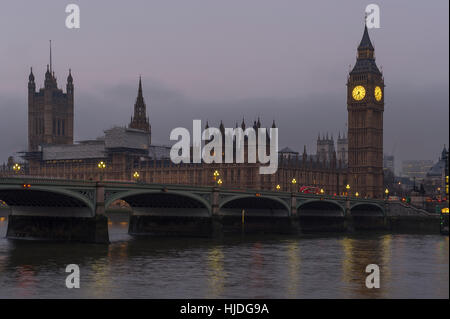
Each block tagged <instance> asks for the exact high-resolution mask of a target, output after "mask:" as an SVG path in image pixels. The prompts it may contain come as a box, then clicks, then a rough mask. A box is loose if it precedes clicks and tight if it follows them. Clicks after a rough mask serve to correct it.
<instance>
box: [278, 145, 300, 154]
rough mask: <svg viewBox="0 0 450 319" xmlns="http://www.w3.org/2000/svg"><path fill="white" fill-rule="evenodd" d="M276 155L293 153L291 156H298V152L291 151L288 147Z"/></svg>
mask: <svg viewBox="0 0 450 319" xmlns="http://www.w3.org/2000/svg"><path fill="white" fill-rule="evenodd" d="M278 153H293V154H298V152H296V151H294V150H293V149H291V148H289V147H285V148H283V149H282V150H280V151H279V152H278Z"/></svg>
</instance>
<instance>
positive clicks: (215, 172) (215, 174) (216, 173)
mask: <svg viewBox="0 0 450 319" xmlns="http://www.w3.org/2000/svg"><path fill="white" fill-rule="evenodd" d="M219 175H220V173H219V171H218V170H215V171H214V173H213V176H214V180H216V179H217V177H218V176H219Z"/></svg>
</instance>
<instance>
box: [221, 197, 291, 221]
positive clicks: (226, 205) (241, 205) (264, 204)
mask: <svg viewBox="0 0 450 319" xmlns="http://www.w3.org/2000/svg"><path fill="white" fill-rule="evenodd" d="M246 208H250V209H255V210H256V209H259V210H262V209H264V210H266V211H270V212H271V213H273V212H276V214H277V215H286V216H289V215H290V211H291V208H290V207H289V205H288V204H287V203H286V202H285V201H283V200H282V199H281V198H278V197H274V196H255V195H236V196H231V197H228V198H226V199H224V200H223V201H222V202H220V203H219V211H220V210H225V209H228V210H230V209H234V210H239V213H240V212H241V210H242V209H246Z"/></svg>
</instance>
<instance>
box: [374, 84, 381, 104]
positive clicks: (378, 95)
mask: <svg viewBox="0 0 450 319" xmlns="http://www.w3.org/2000/svg"><path fill="white" fill-rule="evenodd" d="M374 94H375V99H376V100H377V101H381V98H382V97H383V91H381V88H380V87H379V86H377V87H375V93H374Z"/></svg>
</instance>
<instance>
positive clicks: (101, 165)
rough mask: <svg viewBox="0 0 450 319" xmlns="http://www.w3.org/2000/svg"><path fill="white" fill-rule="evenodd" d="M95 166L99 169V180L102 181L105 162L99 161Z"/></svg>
mask: <svg viewBox="0 0 450 319" xmlns="http://www.w3.org/2000/svg"><path fill="white" fill-rule="evenodd" d="M97 166H98V168H99V169H100V180H102V179H103V171H104V170H105V168H106V164H105V162H103V161H100V162H99V163H98V165H97Z"/></svg>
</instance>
